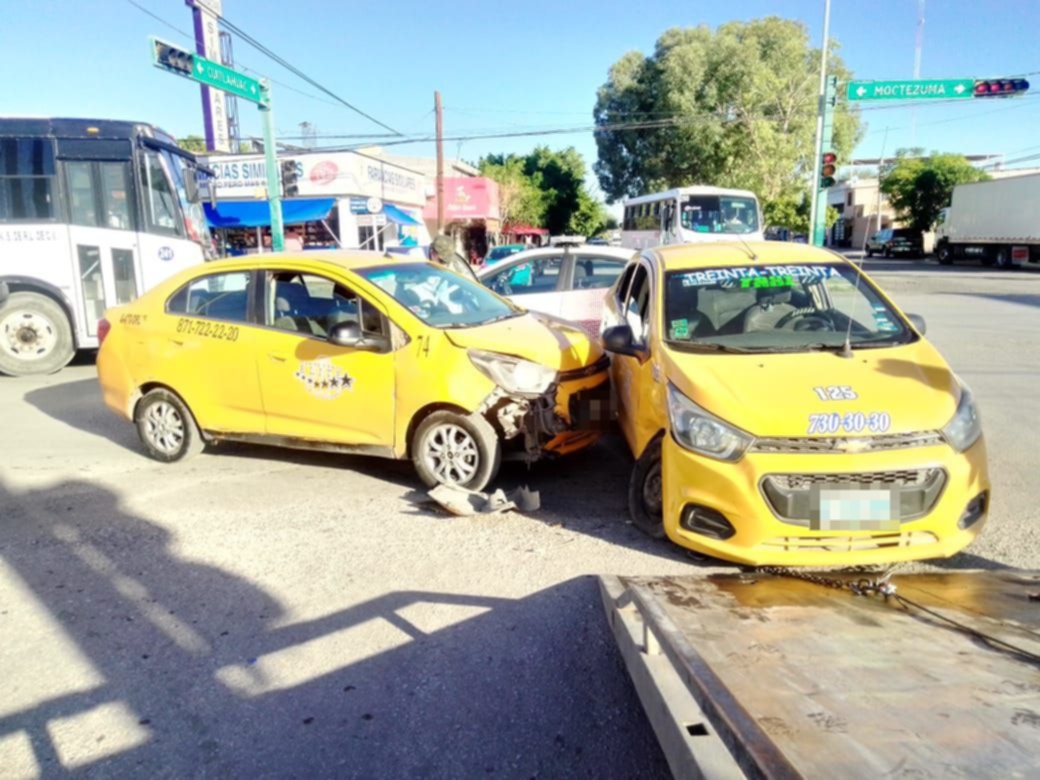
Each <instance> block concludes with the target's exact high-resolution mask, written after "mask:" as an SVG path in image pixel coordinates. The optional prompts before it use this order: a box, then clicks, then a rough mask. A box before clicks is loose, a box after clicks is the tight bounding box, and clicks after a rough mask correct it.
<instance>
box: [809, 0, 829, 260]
mask: <svg viewBox="0 0 1040 780" xmlns="http://www.w3.org/2000/svg"><path fill="white" fill-rule="evenodd" d="M830 25H831V0H824V5H823V46H822V48H821V49H820V91H819V95H818V105H817V107H816V145H815V154H814V155H813V172H812V182H811V186H812V190H811V192H812V200H811V201H810V206H809V243H811V244H814V245H816V246H822V245H823V226H822V225H820V224H819V222H820V219H819V214H818V213H817V212H818V211H819V208H818V205H817V204H818V201H819V198H820V165H821V158H822V157H823V117H824V114H825V113H826V111H827V43H828V33H829V31H830ZM824 216H825V219H824V221H826V204H825V205H824Z"/></svg>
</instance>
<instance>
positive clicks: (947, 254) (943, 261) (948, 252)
mask: <svg viewBox="0 0 1040 780" xmlns="http://www.w3.org/2000/svg"><path fill="white" fill-rule="evenodd" d="M935 259H936V260H938V261H939V265H953V250H952V249H950V245H949V244H940V245H939V248H938V249H936V250H935Z"/></svg>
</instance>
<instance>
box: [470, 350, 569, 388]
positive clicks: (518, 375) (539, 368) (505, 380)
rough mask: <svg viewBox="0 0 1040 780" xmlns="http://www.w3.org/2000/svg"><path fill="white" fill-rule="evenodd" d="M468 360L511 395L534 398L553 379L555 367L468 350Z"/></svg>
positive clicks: (548, 385) (508, 356) (509, 356)
mask: <svg viewBox="0 0 1040 780" xmlns="http://www.w3.org/2000/svg"><path fill="white" fill-rule="evenodd" d="M469 359H470V360H472V361H473V365H475V366H476V367H477V369H478V370H479V371H480V373H482V374H483V375H484V376H486V377H487V378H488V379H490V380H491V381H492V382H494V383H495V384H496V385H498V386H499V387H501V388H502V389H503V390H505V391H506V392H507V393H512V394H513V395H519V396H523V397H530V398H535V397H537V396H539V395H541V394H542V393H544V392H545V391H546V390H548V389H549V387H550V386H551V385H552V383H553V382H554V381H555V380H556V371H555V370H554V369H552V368H549V367H548V366H543V365H542V364H541V363H534V362H532V361H530V360H524V359H523V358H517V357H512V356H511V355H499V354H498V353H496V352H484V351H483V350H480V349H471V350H469Z"/></svg>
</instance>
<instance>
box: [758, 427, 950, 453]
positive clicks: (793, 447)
mask: <svg viewBox="0 0 1040 780" xmlns="http://www.w3.org/2000/svg"><path fill="white" fill-rule="evenodd" d="M943 441H944V440H943V437H942V434H941V433H939V431H918V432H916V433H892V434H884V435H881V436H850V437H815V438H814V437H807V436H800V437H766V438H762V439H756V440H755V443H754V444H753V445H752V446H751V451H752V452H768V453H794V454H798V453H842V454H845V453H857V454H858V453H861V452H885V451H889V450H909V449H913V448H915V447H934V446H935V445H937V444H942V443H943Z"/></svg>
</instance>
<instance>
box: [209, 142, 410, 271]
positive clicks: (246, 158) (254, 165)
mask: <svg viewBox="0 0 1040 780" xmlns="http://www.w3.org/2000/svg"><path fill="white" fill-rule="evenodd" d="M289 161H292V163H293V167H292V169H291V170H292V171H293V173H294V174H295V181H294V182H292V183H291V184H289V185H288V186H289V187H290V188H291V189H290V192H291V194H290V195H289V197H286V198H285V199H284V200H283V212H284V215H285V222H286V225H287V233H291V232H293V231H290V230H288V228H295V232H296V234H297V235H298V236H299V238H300V239H301V240H302V242H303V243H304V245H305V248H320V247H328V246H342V247H345V248H359V247H360V248H363V249H374V250H380V251H381V250H384V249H388V248H390V247H396V246H416V245H419V246H422V245H426V244H428V243H429V242H430V235H429V231H428V230H427V227H426V225H425V223H424V222H423V208H424V206H425V205H426V199H427V194H428V186H427V182H426V177H425V176H423V174H421V173H419V172H417V171H413V170H410V169H408V168H404V167H401V166H399V165H395V164H393V163H389V162H386V161H385V160H381V159H379V158H377V157H371V156H368V155H365V154H360V153H358V152H305V151H300V152H292V153H288V152H281V153H279V155H278V164H279V168H280V169H283V170H284V168H283V166H286V165H287V163H288V162H289ZM206 164H207V165H208V166H209V167H210V168H212V169H213V171H214V174H215V179H214V181H213V186H214V188H215V189H214V192H215V198H216V204H215V205H213V206H209V205H207V208H206V211H207V216H208V218H209V221H210V224H211V225H212V226H213V227H215V228H221V229H223V230H224V231H225V239H226V241H227V242H228V245H229V248H233V249H240V248H242V247H240V246H236V245H237V244H243V245H244V248H245V250H246V251H249V249H250V248H251V247H252V248H255V247H256V246H257V245H258V244H259V245H261V246H262V243H261V242H262V240H263V239H262V236H263V234H264V231H265V229H267V228H269V225H270V213H269V211H268V210H267V209H266V200H267V167H266V165H265V164H264V158H263V155H258V154H250V155H222V156H211V157H209V158H208V159H207V161H206ZM290 178H292V177H290ZM258 223H259V224H258ZM258 233H259V234H260V235H259V236H258V235H257V234H258ZM232 253H238V252H232Z"/></svg>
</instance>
